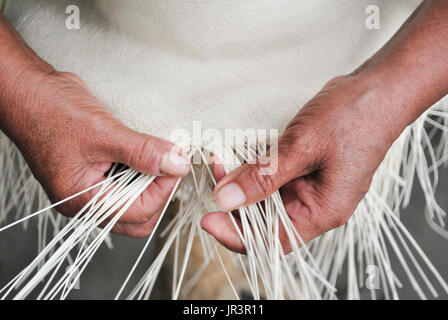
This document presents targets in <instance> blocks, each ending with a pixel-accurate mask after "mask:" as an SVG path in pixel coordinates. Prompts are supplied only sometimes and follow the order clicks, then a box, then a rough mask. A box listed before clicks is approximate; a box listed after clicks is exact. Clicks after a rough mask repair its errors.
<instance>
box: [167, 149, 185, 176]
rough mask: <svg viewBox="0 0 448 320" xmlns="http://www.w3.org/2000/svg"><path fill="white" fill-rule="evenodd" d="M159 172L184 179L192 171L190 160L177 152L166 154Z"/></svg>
mask: <svg viewBox="0 0 448 320" xmlns="http://www.w3.org/2000/svg"><path fill="white" fill-rule="evenodd" d="M159 170H160V172H162V173H163V174H167V175H171V176H175V177H184V176H186V175H187V174H188V172H189V171H190V160H189V159H188V158H187V157H186V156H183V155H180V154H179V153H177V152H170V151H168V152H166V153H165V154H164V155H163V156H162V160H161V161H160V165H159Z"/></svg>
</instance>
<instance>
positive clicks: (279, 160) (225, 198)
mask: <svg viewBox="0 0 448 320" xmlns="http://www.w3.org/2000/svg"><path fill="white" fill-rule="evenodd" d="M306 145H309V142H306V143H303V142H302V141H301V140H300V139H298V140H297V138H295V137H292V136H291V134H289V133H286V134H285V135H283V136H282V137H281V139H280V141H279V144H278V147H277V148H275V149H274V148H273V149H271V150H270V153H269V157H268V158H267V159H268V160H269V162H268V163H266V162H265V159H266V157H265V158H264V159H262V160H263V161H261V160H260V161H257V162H256V163H255V164H245V165H243V166H241V167H239V168H237V169H236V170H234V171H232V172H231V173H229V174H228V175H227V176H225V177H224V178H222V179H221V181H220V182H219V183H218V184H217V186H216V187H215V190H214V200H215V202H216V204H217V205H218V206H219V208H221V209H223V210H225V211H230V210H233V209H236V208H239V207H241V206H245V205H249V204H252V203H255V202H258V201H261V200H263V199H265V198H267V197H268V196H269V195H270V194H272V193H273V192H274V191H276V190H277V189H279V188H280V187H281V186H282V185H284V184H285V183H287V182H289V181H290V180H292V179H295V178H297V177H300V176H303V175H306V174H308V173H310V172H312V171H313V170H314V169H315V165H316V164H317V161H316V160H315V156H314V154H313V152H310V151H309V150H308V149H306Z"/></svg>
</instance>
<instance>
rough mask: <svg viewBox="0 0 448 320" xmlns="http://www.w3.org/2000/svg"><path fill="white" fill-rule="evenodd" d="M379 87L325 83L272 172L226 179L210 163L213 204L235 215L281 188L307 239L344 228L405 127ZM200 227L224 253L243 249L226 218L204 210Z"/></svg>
mask: <svg viewBox="0 0 448 320" xmlns="http://www.w3.org/2000/svg"><path fill="white" fill-rule="evenodd" d="M379 82H380V81H372V80H371V79H369V80H368V81H365V79H363V77H362V76H356V75H351V76H341V77H337V78H335V79H333V80H331V81H330V82H329V83H327V84H326V85H325V87H324V88H323V89H322V90H321V91H320V92H319V93H318V94H317V95H316V96H315V97H314V98H313V99H312V100H311V101H309V102H308V103H307V104H306V105H305V106H304V107H303V108H302V109H301V110H300V112H299V113H298V114H297V115H296V117H295V118H294V119H293V120H292V121H291V122H290V124H289V125H288V126H287V128H286V130H285V132H284V134H283V135H282V136H281V137H280V140H279V144H278V169H277V171H276V172H275V173H274V174H272V175H263V173H262V170H263V168H264V167H265V166H266V164H264V165H263V164H260V163H257V164H245V165H243V166H241V167H240V168H238V169H236V170H234V171H233V172H231V173H229V174H228V175H227V176H224V173H223V168H222V167H220V166H218V165H214V171H215V175H216V177H217V179H218V180H219V182H218V184H217V185H216V187H215V190H214V197H215V201H216V203H217V205H218V206H219V207H220V208H221V209H223V210H225V211H230V210H234V209H237V208H239V207H241V206H246V205H249V204H253V203H255V202H258V201H261V200H263V199H265V198H266V197H268V196H269V195H270V194H271V193H273V192H274V191H276V190H278V189H280V194H281V196H282V199H283V202H284V206H285V209H286V211H287V213H288V215H289V217H290V218H291V221H292V223H293V225H294V226H295V228H296V229H297V230H298V232H299V234H300V235H301V237H302V239H303V240H304V241H305V242H307V241H309V240H311V239H313V238H315V237H317V236H319V235H320V234H322V233H324V232H326V231H329V230H331V229H333V228H337V227H339V226H341V225H343V224H345V223H346V222H347V220H348V219H349V218H350V216H351V215H352V213H353V212H354V210H355V209H356V206H357V205H358V203H359V201H360V200H361V199H362V198H363V196H364V195H365V194H366V192H367V191H368V189H369V186H370V183H371V180H372V177H373V175H374V173H375V170H376V169H377V167H378V165H379V164H380V163H381V161H382V159H383V158H384V156H385V154H386V152H387V150H388V149H389V147H390V146H391V144H392V142H393V141H394V140H395V139H396V138H397V137H398V135H399V134H400V132H401V131H402V130H403V129H404V128H405V127H406V125H407V123H406V117H402V116H401V117H396V116H394V115H397V114H399V112H398V110H394V107H393V106H390V104H389V103H387V102H386V101H385V100H383V97H382V96H381V94H379V91H380V90H381V88H382V87H383V86H382V85H380V84H379ZM271 156H272V155H271ZM267 165H269V164H267ZM201 224H202V227H203V228H204V229H205V230H206V231H208V232H209V233H210V234H212V235H213V236H214V237H215V238H216V239H217V240H218V241H219V242H221V243H222V244H223V245H224V246H226V247H227V248H229V249H231V250H233V251H236V252H244V251H245V249H244V246H243V244H242V241H241V239H240V237H239V236H238V233H237V232H236V230H235V229H234V225H233V223H232V222H231V220H230V217H229V216H228V214H227V213H225V212H213V213H209V214H207V215H206V216H205V217H204V218H203V220H202V223H201ZM280 240H281V242H282V245H283V247H284V250H285V251H286V252H289V251H291V244H290V243H289V240H288V237H287V235H286V233H285V230H284V229H283V228H281V230H280Z"/></svg>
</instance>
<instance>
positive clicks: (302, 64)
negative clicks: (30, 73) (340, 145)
mask: <svg viewBox="0 0 448 320" xmlns="http://www.w3.org/2000/svg"><path fill="white" fill-rule="evenodd" d="M71 4H76V5H78V6H79V8H80V13H81V29H80V30H67V29H66V28H65V20H66V18H67V14H66V12H65V9H66V7H67V6H68V5H71ZM372 4H373V5H377V6H378V7H379V8H380V10H381V21H380V23H381V28H380V30H368V29H367V28H366V27H365V20H366V18H367V16H368V14H366V12H365V10H366V7H367V6H368V5H372ZM415 6H416V3H415V1H413V0H394V1H389V0H344V1H334V0H313V1H304V0H275V1H273V0H252V1H243V0H225V1H223V0H189V1H185V0H131V1H121V0H96V1H90V0H88V1H82V0H76V1H75V0H69V1H65V0H64V1H61V0H57V1H55V0H50V1H45V0H43V1H29V0H14V1H10V2H8V5H7V8H6V14H7V16H8V17H9V19H10V20H11V21H12V22H13V24H14V25H15V26H16V28H17V29H18V30H19V32H20V33H21V35H22V36H23V37H24V38H25V40H26V41H27V42H28V43H29V44H30V45H31V47H32V48H33V49H34V50H35V51H36V52H37V53H38V54H39V55H40V56H42V57H43V58H44V59H46V60H47V61H48V62H50V63H51V64H53V65H54V66H55V67H56V68H57V69H58V70H61V71H71V72H74V73H76V74H78V75H79V76H80V77H81V78H82V79H84V80H85V81H86V82H87V84H88V86H89V87H90V88H91V89H92V91H93V92H94V94H95V95H96V96H97V97H98V98H99V99H100V100H101V101H102V102H103V103H104V104H105V105H106V107H107V108H108V109H110V110H111V111H112V112H113V114H114V115H116V116H117V117H118V118H119V119H121V120H122V121H123V122H124V123H125V124H127V125H129V126H131V127H132V128H134V129H137V130H139V131H141V132H145V133H149V134H154V135H157V136H161V137H164V138H169V136H170V134H171V130H173V129H180V128H185V129H188V130H190V128H191V127H192V122H193V120H199V121H202V128H203V129H205V128H208V127H212V128H216V129H224V128H242V129H244V128H278V129H280V130H281V129H282V128H284V126H285V125H286V124H287V122H288V121H289V120H290V119H291V118H292V117H293V116H294V115H295V113H296V112H297V110H298V109H299V108H300V107H301V106H302V105H303V104H304V103H305V102H306V101H307V100H308V99H310V98H311V97H312V96H313V95H314V94H315V93H316V92H317V91H318V90H319V89H320V88H321V87H322V86H323V85H324V84H325V82H326V81H328V80H329V79H330V78H331V77H333V76H336V75H340V74H344V73H348V72H351V71H352V70H353V69H354V68H355V67H357V66H358V65H359V64H361V63H362V62H363V61H364V60H365V59H367V58H368V57H369V56H371V54H372V53H374V52H375V51H376V50H377V49H378V48H379V47H381V45H382V44H384V43H385V42H386V41H387V40H388V39H389V38H390V37H391V36H392V35H393V34H394V32H395V31H396V30H397V29H398V28H399V26H400V25H401V24H402V23H403V22H404V20H405V19H406V18H407V17H408V16H409V14H410V13H411V12H412V11H413V10H414V9H415Z"/></svg>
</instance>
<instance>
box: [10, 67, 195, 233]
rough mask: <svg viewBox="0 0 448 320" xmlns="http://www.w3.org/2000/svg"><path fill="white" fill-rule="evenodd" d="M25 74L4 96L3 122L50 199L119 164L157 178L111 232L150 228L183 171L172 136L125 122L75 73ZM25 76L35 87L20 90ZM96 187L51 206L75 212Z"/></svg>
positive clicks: (147, 230)
mask: <svg viewBox="0 0 448 320" xmlns="http://www.w3.org/2000/svg"><path fill="white" fill-rule="evenodd" d="M37 74H38V75H37ZM31 78H32V79H20V81H18V82H17V83H21V87H19V88H17V92H16V93H14V94H10V95H9V96H10V97H12V96H14V97H15V98H10V99H9V101H13V103H14V106H11V105H10V106H9V108H11V109H12V108H14V109H15V110H16V112H10V113H8V115H10V117H9V119H8V124H7V125H5V128H7V130H6V131H7V133H8V135H9V137H10V138H11V139H12V140H13V141H14V142H15V143H16V145H17V146H18V147H19V149H20V151H21V152H22V154H23V155H24V157H25V159H26V161H27V163H28V164H29V167H30V168H31V171H32V172H33V174H34V176H35V177H36V178H37V180H38V181H39V182H40V183H41V184H42V186H43V187H44V189H45V191H46V192H47V194H48V196H49V198H50V199H51V201H52V202H57V201H60V200H62V199H65V198H67V197H69V196H71V195H73V194H75V193H78V192H80V191H82V190H85V189H87V188H88V187H91V186H93V185H95V184H97V183H99V182H101V181H102V180H104V179H105V172H107V171H108V170H109V169H110V168H111V165H112V163H122V164H125V165H127V166H129V167H131V168H133V169H135V170H137V171H139V172H142V173H145V174H149V175H156V176H158V178H156V179H155V180H154V182H153V183H152V184H151V185H150V186H149V187H148V188H147V189H146V190H145V191H144V192H143V193H142V195H141V196H140V197H139V198H138V199H137V200H136V201H135V202H134V203H133V204H132V206H131V207H130V208H129V209H128V210H127V211H126V213H125V214H124V215H123V216H122V217H121V218H120V219H119V220H118V223H117V224H116V225H115V226H114V228H113V229H112V231H113V232H115V233H119V234H124V235H128V236H133V237H142V236H146V235H148V234H150V233H151V231H152V229H153V227H154V225H155V223H156V222H157V219H158V217H159V215H160V213H161V210H162V209H163V206H164V205H165V202H166V201H167V200H168V197H169V195H170V193H171V192H172V189H173V188H174V185H175V184H176V182H177V180H178V177H183V176H185V175H187V174H188V172H189V160H188V158H186V156H185V155H182V154H181V153H180V150H178V149H176V147H175V146H174V145H173V144H172V143H170V142H168V141H165V140H162V139H159V138H156V137H153V136H148V135H144V134H141V133H138V132H135V131H133V130H131V129H129V128H128V127H126V126H125V125H123V124H122V123H121V122H119V121H118V120H117V119H115V118H114V117H113V116H112V115H111V114H110V113H109V112H108V111H107V110H106V109H105V108H104V107H103V106H102V105H101V103H100V102H99V101H98V100H97V99H96V98H95V97H94V96H93V95H92V94H91V93H90V92H89V90H88V88H87V86H86V85H85V84H84V82H83V81H82V80H81V79H79V78H78V77H77V76H75V75H73V74H70V73H61V72H49V73H33V76H32V77H31ZM27 82H32V85H31V84H30V85H29V87H33V91H26V90H23V87H28V85H27V84H26V83H27ZM25 91H26V92H25ZM20 106H21V107H20ZM23 106H26V107H23ZM17 109H20V112H17ZM14 115H17V116H14ZM98 190H99V187H98V188H95V189H92V190H91V191H89V192H86V193H84V194H82V195H81V196H79V197H77V198H74V199H72V200H70V201H68V202H66V203H64V204H63V205H60V206H58V207H57V210H58V211H59V212H61V213H62V214H64V215H67V216H73V215H74V214H76V213H77V212H78V211H79V210H80V209H81V208H82V207H83V206H84V205H85V204H86V203H87V202H88V200H90V199H91V198H92V197H93V196H94V195H95V194H96V193H97V192H98Z"/></svg>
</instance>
